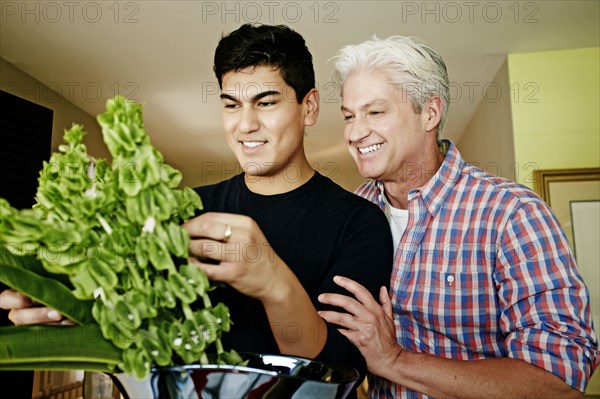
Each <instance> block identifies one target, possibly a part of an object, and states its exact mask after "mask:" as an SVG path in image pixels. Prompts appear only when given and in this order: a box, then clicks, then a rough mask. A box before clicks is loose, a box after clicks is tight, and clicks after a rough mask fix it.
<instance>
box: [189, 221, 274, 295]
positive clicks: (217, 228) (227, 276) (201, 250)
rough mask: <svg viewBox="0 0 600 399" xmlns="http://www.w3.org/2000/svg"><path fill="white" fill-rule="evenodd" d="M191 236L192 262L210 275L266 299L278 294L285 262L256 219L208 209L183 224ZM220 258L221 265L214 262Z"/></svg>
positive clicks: (245, 292) (243, 291) (244, 291)
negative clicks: (211, 211) (206, 211)
mask: <svg viewBox="0 0 600 399" xmlns="http://www.w3.org/2000/svg"><path fill="white" fill-rule="evenodd" d="M183 227H184V228H185V229H186V231H187V232H188V234H189V235H190V237H191V243H190V254H191V256H192V257H191V259H190V263H192V264H196V265H198V266H199V267H200V268H201V269H202V270H203V271H204V272H205V273H206V275H207V276H208V278H210V279H211V280H215V281H222V282H225V283H227V284H229V285H230V286H232V287H233V288H235V289H236V290H238V291H239V292H241V293H243V294H245V295H248V296H250V297H253V298H256V299H258V300H261V301H264V300H267V299H268V298H269V297H272V296H273V295H275V294H276V291H275V288H276V287H277V284H275V281H276V280H277V278H280V277H281V274H278V273H277V270H276V269H277V265H281V264H283V262H282V261H281V259H280V258H279V256H278V255H277V254H276V253H275V251H273V249H272V248H271V245H270V244H269V243H268V241H267V239H266V238H265V236H264V234H263V232H262V231H261V229H260V228H259V227H258V225H257V224H256V222H255V221H254V220H252V219H251V218H249V217H247V216H242V215H234V214H229V213H205V214H202V215H200V216H198V217H195V218H194V219H191V220H189V221H188V222H187V223H185V224H184V225H183ZM209 260H210V261H213V262H212V263H214V262H215V261H216V262H219V264H218V265H215V264H211V262H210V261H209Z"/></svg>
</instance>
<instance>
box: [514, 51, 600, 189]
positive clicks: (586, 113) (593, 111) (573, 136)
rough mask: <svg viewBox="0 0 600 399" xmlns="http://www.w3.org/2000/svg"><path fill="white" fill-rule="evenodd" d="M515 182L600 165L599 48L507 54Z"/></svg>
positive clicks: (530, 184)
mask: <svg viewBox="0 0 600 399" xmlns="http://www.w3.org/2000/svg"><path fill="white" fill-rule="evenodd" d="M508 73H509V84H510V93H511V95H512V109H511V112H512V119H513V132H514V146H515V162H516V163H517V169H516V170H517V171H518V172H519V173H518V174H517V176H515V178H516V180H517V181H519V182H521V183H524V184H526V185H528V186H530V187H533V179H532V172H533V169H534V168H535V169H562V168H585V167H597V166H600V116H599V111H598V110H599V109H600V48H598V47H596V48H585V49H577V50H562V51H548V52H540V53H528V54H510V55H509V56H508Z"/></svg>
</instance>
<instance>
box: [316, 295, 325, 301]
mask: <svg viewBox="0 0 600 399" xmlns="http://www.w3.org/2000/svg"><path fill="white" fill-rule="evenodd" d="M324 297H325V295H323V294H321V295H319V296H318V297H317V299H318V300H319V301H321V300H322V299H323V298H324Z"/></svg>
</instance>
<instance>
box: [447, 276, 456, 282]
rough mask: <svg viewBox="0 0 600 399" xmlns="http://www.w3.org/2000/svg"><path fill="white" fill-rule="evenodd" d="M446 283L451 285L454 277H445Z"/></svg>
mask: <svg viewBox="0 0 600 399" xmlns="http://www.w3.org/2000/svg"><path fill="white" fill-rule="evenodd" d="M446 281H447V282H448V284H452V283H453V282H454V276H452V275H450V276H448V277H446Z"/></svg>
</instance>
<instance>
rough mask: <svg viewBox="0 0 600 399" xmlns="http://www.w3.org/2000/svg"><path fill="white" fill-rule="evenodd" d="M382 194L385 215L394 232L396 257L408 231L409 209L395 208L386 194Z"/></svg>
mask: <svg viewBox="0 0 600 399" xmlns="http://www.w3.org/2000/svg"><path fill="white" fill-rule="evenodd" d="M382 188H383V187H382ZM382 191H383V190H382ZM381 194H382V195H383V201H384V202H385V207H386V212H385V213H386V215H387V217H388V221H389V222H390V229H391V230H392V239H393V241H394V248H395V250H394V255H396V250H397V249H398V247H399V246H400V240H401V239H402V234H404V230H406V225H407V224H408V209H400V208H394V207H393V206H391V205H390V203H389V201H388V199H387V198H386V196H385V193H384V192H382V193H381Z"/></svg>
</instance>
